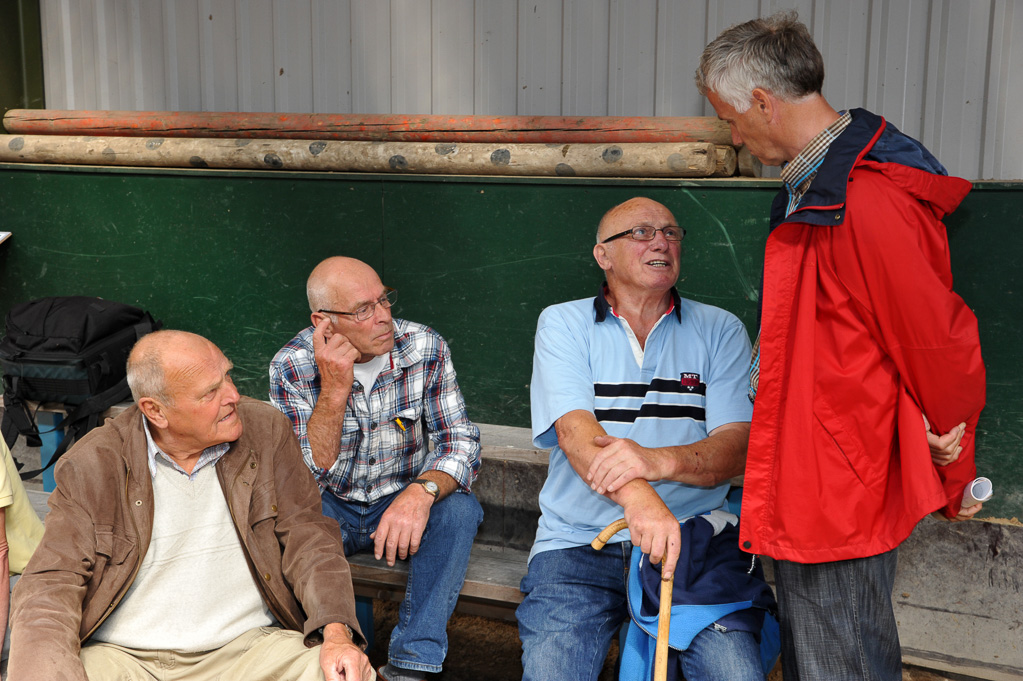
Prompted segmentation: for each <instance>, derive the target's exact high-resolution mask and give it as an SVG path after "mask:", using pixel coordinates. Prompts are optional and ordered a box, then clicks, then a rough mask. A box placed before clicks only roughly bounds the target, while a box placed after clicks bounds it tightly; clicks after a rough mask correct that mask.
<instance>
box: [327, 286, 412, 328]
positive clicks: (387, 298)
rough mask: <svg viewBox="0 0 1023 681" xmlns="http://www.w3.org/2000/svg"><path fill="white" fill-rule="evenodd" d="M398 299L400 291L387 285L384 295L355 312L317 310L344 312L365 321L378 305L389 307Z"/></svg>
mask: <svg viewBox="0 0 1023 681" xmlns="http://www.w3.org/2000/svg"><path fill="white" fill-rule="evenodd" d="M396 300H398V292H397V291H395V290H394V289H393V288H391V287H390V286H385V287H384V295H382V296H380V297H379V298H377V299H376V300H375V301H373V302H372V303H367V304H365V305H363V306H361V307H360V308H359V309H357V310H356V311H355V312H341V311H339V310H317V312H322V313H323V314H343V315H345V316H346V317H355V321H357V322H364V321H366V320H367V319H369V318H370V317H372V316H373V311H374V310H376V308H377V305H380V306H381V307H385V308H389V307H391V306H392V305H394V303H395V301H396Z"/></svg>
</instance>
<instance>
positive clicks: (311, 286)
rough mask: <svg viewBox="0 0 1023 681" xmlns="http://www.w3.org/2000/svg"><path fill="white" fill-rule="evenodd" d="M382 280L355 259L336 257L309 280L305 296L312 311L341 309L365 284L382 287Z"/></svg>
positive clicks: (324, 264) (327, 261)
mask: <svg viewBox="0 0 1023 681" xmlns="http://www.w3.org/2000/svg"><path fill="white" fill-rule="evenodd" d="M379 283H380V277H379V275H377V273H376V271H375V270H374V269H373V268H372V267H370V266H369V265H367V264H366V263H364V262H362V261H361V260H356V259H355V258H346V257H344V256H340V255H338V256H334V257H332V258H327V259H326V260H324V261H323V262H321V263H320V264H319V265H317V266H316V267H315V268H313V271H312V273H311V274H310V275H309V279H308V281H306V287H305V292H306V297H307V298H308V299H309V309H310V311H312V312H316V311H317V310H330V309H338V307H337V306H343V305H344V304H345V303H347V302H348V301H349V299H350V297H351V292H352V291H353V290H354V289H355V288H357V287H359V286H362V285H364V284H379Z"/></svg>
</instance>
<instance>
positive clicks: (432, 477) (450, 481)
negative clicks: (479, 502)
mask: <svg viewBox="0 0 1023 681" xmlns="http://www.w3.org/2000/svg"><path fill="white" fill-rule="evenodd" d="M416 479H417V480H418V479H424V480H429V481H430V482H434V483H436V484H437V501H440V500H441V499H443V498H444V497H446V496H448V495H450V494H454V492H455V490H457V489H458V487H459V485H458V481H457V480H455V479H454V478H453V477H451V476H450V475H448V474H447V473H445V472H444V471H435V470H428V471H423V472H422V473H420V474H419V475H418V476H417V478H416ZM424 491H425V490H424Z"/></svg>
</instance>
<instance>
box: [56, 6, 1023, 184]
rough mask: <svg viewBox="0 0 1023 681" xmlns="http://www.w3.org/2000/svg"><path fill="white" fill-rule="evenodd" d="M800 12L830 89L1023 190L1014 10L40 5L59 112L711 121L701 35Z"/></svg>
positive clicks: (959, 163)
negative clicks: (703, 87) (697, 73)
mask: <svg viewBox="0 0 1023 681" xmlns="http://www.w3.org/2000/svg"><path fill="white" fill-rule="evenodd" d="M788 7H795V8H796V9H798V10H799V13H800V16H801V18H802V19H803V21H805V22H806V23H807V24H808V25H809V26H810V27H811V30H812V31H813V34H814V37H815V39H816V40H817V42H818V44H819V45H820V46H821V49H822V51H823V53H824V59H825V64H826V67H827V70H828V76H827V79H826V81H825V95H826V96H827V97H828V99H829V100H830V101H831V103H832V104H833V105H835V106H837V107H842V108H845V107H853V106H865V107H867V108H870V109H873V110H875V111H878V112H879V113H883V114H884V115H885V116H886V117H888V118H889V120H891V121H892V122H893V123H895V124H896V125H898V126H899V127H900V128H901V129H903V130H905V131H906V132H907V133H909V134H911V135H913V136H915V137H918V138H920V139H921V140H922V141H923V142H924V143H925V144H927V146H928V147H930V148H931V150H932V151H933V152H935V154H936V155H937V156H938V157H939V158H940V159H941V160H942V161H943V162H944V163H945V164H946V165H947V166H948V167H949V169H950V170H951V171H952V172H954V173H956V174H958V175H962V176H965V177H968V178H971V179H981V178H995V179H1019V178H1023V133H1021V131H1020V127H1021V126H1020V124H1019V123H1012V120H1013V119H1012V116H1011V113H1012V112H1014V111H1015V112H1019V111H1023V77H1021V76H1020V74H1021V73H1023V2H1021V1H1019V0H969V1H967V0H816V1H814V0H789V1H787V2H779V1H777V0H528V1H527V0H389V1H388V0H173V1H171V0H42V10H43V16H42V19H43V49H44V65H45V83H46V103H47V106H48V107H49V108H55V109H64V108H67V109H126V110H183V111H199V110H206V111H291V112H336V113H410V114H411V113H438V114H443V113H458V114H505V115H510V114H533V115H539V114H563V115H663V116H691V115H713V111H712V110H711V109H710V108H709V106H708V105H707V104H706V102H705V101H704V100H703V99H702V98H701V97H700V96H699V95H698V93H697V92H696V88H695V87H694V86H693V83H692V73H693V70H694V69H695V67H696V63H697V61H698V60H699V56H700V52H701V51H702V49H703V46H704V45H705V44H706V43H707V41H708V40H710V39H712V38H714V37H715V36H716V35H717V34H718V33H719V32H720V31H721V30H722V29H723V28H725V27H727V26H729V25H731V24H734V23H737V22H741V21H745V20H747V19H750V18H752V17H754V16H757V15H762V14H770V13H771V12H774V11H776V10H778V9H782V8H788Z"/></svg>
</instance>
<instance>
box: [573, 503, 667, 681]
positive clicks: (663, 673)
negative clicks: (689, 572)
mask: <svg viewBox="0 0 1023 681" xmlns="http://www.w3.org/2000/svg"><path fill="white" fill-rule="evenodd" d="M628 526H629V524H628V523H627V522H626V521H625V518H622V519H621V520H616V521H614V522H613V523H611V524H610V525H608V526H607V527H605V528H604V529H603V530H602V531H601V532H600V534H598V535H597V537H596V538H595V539H594V540H593V541H592V542H590V546H592V547H593V548H595V549H596V550H597V551H599V550H601V549H602V548H604V546H605V545H606V544H607V542H608V540H610V539H611V537H613V536H615V535H616V534H618V533H619V532H621V531H622V530H624V529H625V528H627V527H628ZM661 565H662V566H663V565H664V562H663V561H662V562H661ZM674 588H675V575H674V574H673V575H672V576H671V578H670V579H662V580H661V602H660V609H659V610H658V615H657V647H656V648H655V649H654V681H666V679H667V678H668V631H669V629H670V627H671V595H672V592H673V591H674Z"/></svg>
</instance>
